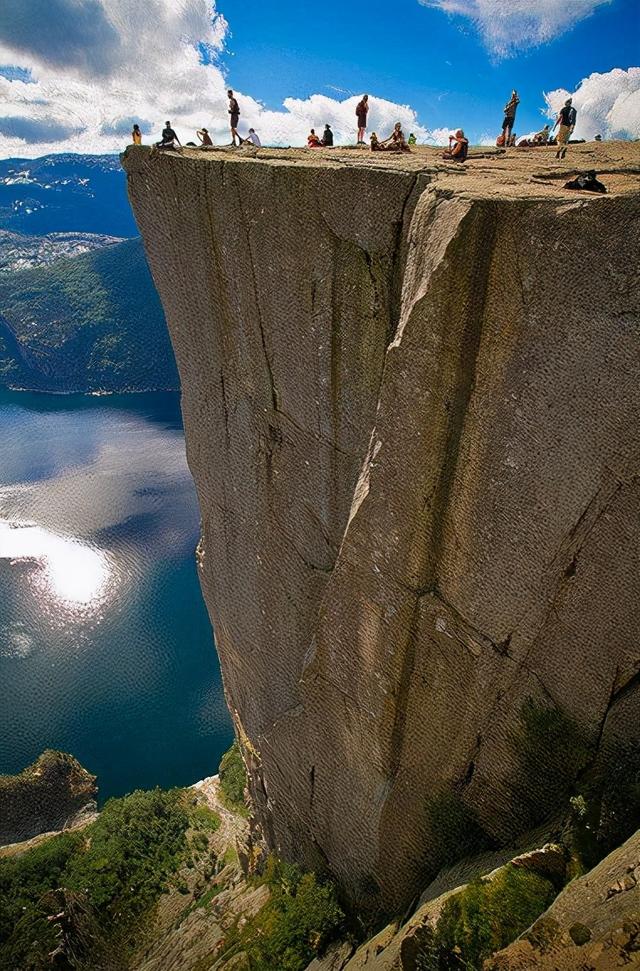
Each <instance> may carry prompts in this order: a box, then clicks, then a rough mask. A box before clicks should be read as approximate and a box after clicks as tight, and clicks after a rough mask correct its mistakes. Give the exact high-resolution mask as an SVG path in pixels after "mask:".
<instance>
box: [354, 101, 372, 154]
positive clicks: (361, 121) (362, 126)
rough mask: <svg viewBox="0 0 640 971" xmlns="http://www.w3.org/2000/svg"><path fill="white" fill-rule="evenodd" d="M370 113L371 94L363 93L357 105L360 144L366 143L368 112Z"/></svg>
mask: <svg viewBox="0 0 640 971" xmlns="http://www.w3.org/2000/svg"><path fill="white" fill-rule="evenodd" d="M368 113H369V95H368V94H363V95H362V98H361V99H360V101H359V102H358V104H357V105H356V118H357V119H358V145H364V136H365V132H366V130H367V114H368Z"/></svg>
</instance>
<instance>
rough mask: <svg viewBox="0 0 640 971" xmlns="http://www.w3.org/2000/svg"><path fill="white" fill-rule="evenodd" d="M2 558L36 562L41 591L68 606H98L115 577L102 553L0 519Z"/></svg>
mask: <svg viewBox="0 0 640 971" xmlns="http://www.w3.org/2000/svg"><path fill="white" fill-rule="evenodd" d="M0 559H9V560H11V561H12V562H13V563H19V562H20V561H23V560H27V561H29V562H33V563H35V564H37V566H38V570H37V571H36V583H37V584H38V586H39V588H40V590H41V591H42V592H43V593H45V592H48V593H49V595H50V596H53V597H55V598H56V599H57V600H58V601H63V602H64V603H65V604H66V605H68V606H69V607H73V606H74V605H77V606H79V607H84V608H86V607H88V606H90V605H93V606H94V607H95V608H96V609H97V607H98V606H99V604H100V603H101V602H102V601H104V599H105V594H106V591H107V588H108V587H109V586H110V583H109V581H110V579H111V578H112V574H111V571H110V569H109V563H108V558H107V556H106V555H105V554H104V553H103V552H100V551H98V550H95V549H91V547H89V546H85V545H84V544H82V543H78V542H77V541H76V540H72V539H68V538H66V537H64V536H57V535H56V534H55V533H52V532H50V530H48V529H44V528H43V527H41V526H37V525H34V524H31V523H11V522H8V521H6V520H0ZM111 585H113V584H111ZM60 606H62V604H61V605H60Z"/></svg>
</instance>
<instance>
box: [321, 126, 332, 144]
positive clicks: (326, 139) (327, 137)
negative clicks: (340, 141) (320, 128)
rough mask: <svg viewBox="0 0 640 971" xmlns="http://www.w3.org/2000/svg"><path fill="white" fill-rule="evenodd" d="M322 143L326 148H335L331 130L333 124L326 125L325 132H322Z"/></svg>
mask: <svg viewBox="0 0 640 971" xmlns="http://www.w3.org/2000/svg"><path fill="white" fill-rule="evenodd" d="M322 144H323V145H324V147H325V148H333V132H332V131H331V125H325V126H324V132H323V134H322Z"/></svg>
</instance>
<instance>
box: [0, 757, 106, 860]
mask: <svg viewBox="0 0 640 971" xmlns="http://www.w3.org/2000/svg"><path fill="white" fill-rule="evenodd" d="M97 792H98V789H97V786H96V777H95V776H94V775H91V774H90V773H89V772H87V770H86V769H84V768H83V767H82V766H81V765H80V763H79V762H78V761H77V759H74V758H73V756H72V755H66V754H65V753H64V752H54V751H52V750H47V751H46V752H43V753H42V755H41V756H40V757H39V758H37V759H36V761H35V762H34V763H33V764H32V765H29V766H27V768H26V769H23V771H22V772H20V773H19V774H18V775H3V776H0V845H3V844H6V843H18V842H22V841H23V840H30V839H32V838H33V837H35V836H38V835H39V834H40V833H48V832H52V831H53V830H61V829H68V828H70V827H73V826H74V825H76V824H78V823H80V822H81V821H83V819H84V818H85V817H86V819H87V821H88V820H89V819H91V818H93V816H94V814H95V811H96V801H95V798H96V795H97Z"/></svg>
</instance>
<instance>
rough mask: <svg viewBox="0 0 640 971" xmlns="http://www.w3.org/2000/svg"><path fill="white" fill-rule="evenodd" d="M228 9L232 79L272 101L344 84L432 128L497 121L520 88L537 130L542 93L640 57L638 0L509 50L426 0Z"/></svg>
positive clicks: (528, 125)
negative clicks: (494, 46)
mask: <svg viewBox="0 0 640 971" xmlns="http://www.w3.org/2000/svg"><path fill="white" fill-rule="evenodd" d="M221 10H222V12H223V13H224V15H225V17H226V18H227V20H228V22H229V25H230V30H231V36H230V37H229V39H228V41H227V51H226V52H225V55H224V62H225V65H226V69H227V72H228V77H229V79H230V80H232V81H233V83H234V84H235V85H236V87H238V88H239V89H240V90H242V91H251V92H252V94H253V95H254V97H259V98H261V99H262V100H264V101H265V102H266V104H267V106H268V107H270V108H274V109H277V108H279V107H280V106H281V104H282V102H283V100H284V99H285V98H286V97H287V96H291V95H292V94H294V93H295V97H296V98H306V97H308V96H309V95H311V94H314V93H322V94H328V95H331V96H333V97H335V96H337V95H336V92H335V90H333V89H332V88H331V87H330V85H335V87H337V88H338V89H341V90H344V91H346V92H348V93H353V94H359V93H361V92H363V91H365V90H369V91H375V93H376V95H378V96H380V97H384V98H387V99H389V100H390V101H395V102H398V103H400V104H410V105H411V106H412V107H413V108H415V109H416V111H417V112H418V115H419V118H420V121H421V122H422V124H423V125H426V126H427V127H429V128H440V127H441V126H445V127H446V126H447V125H448V124H450V123H451V119H452V118H464V119H465V125H466V126H467V128H468V129H469V130H470V131H473V132H475V133H476V135H479V134H481V133H482V132H484V131H492V130H493V129H495V128H496V126H497V127H498V128H499V125H500V122H501V120H502V114H501V109H502V106H503V104H504V102H505V100H507V98H508V96H509V94H510V92H511V88H512V87H516V88H517V89H518V91H519V93H520V97H521V105H520V108H519V118H518V123H519V128H520V130H521V131H528V130H531V129H533V128H535V127H536V126H537V125H539V122H540V117H541V116H540V109H541V108H542V107H544V98H543V96H542V92H543V91H550V90H554V89H556V88H565V89H567V90H569V91H573V90H574V89H575V87H576V86H577V84H578V83H579V82H580V81H581V79H582V78H585V77H587V76H588V75H589V74H591V73H593V72H594V71H597V72H601V73H604V72H607V71H609V70H611V69H612V68H614V67H624V68H628V67H630V66H632V65H636V64H638V63H639V62H640V0H614V2H613V3H612V4H611V5H609V6H602V7H600V8H598V9H597V10H596V11H595V13H593V14H592V15H591V16H590V17H587V18H586V19H585V20H583V21H580V22H578V23H577V24H576V26H575V27H574V28H573V29H572V30H569V31H568V32H566V33H562V34H561V35H560V36H559V37H557V39H555V40H553V41H551V42H550V43H547V44H543V45H541V46H539V47H531V48H530V49H529V51H528V52H527V51H525V52H522V53H521V52H518V54H517V56H515V57H509V58H502V59H499V58H497V57H496V56H495V55H494V54H492V53H491V52H490V51H489V50H488V49H487V47H486V46H485V43H484V42H483V39H482V37H481V35H480V34H479V32H478V30H477V29H476V27H475V26H474V25H473V24H472V23H471V22H470V21H469V20H468V19H466V18H461V17H453V16H449V15H446V14H444V13H443V12H442V11H440V10H437V9H433V8H427V7H425V6H422V5H421V4H419V3H417V2H416V0H396V2H395V4H394V6H393V7H390V6H389V4H387V3H383V2H381V0H370V2H368V3H367V4H364V3H348V2H344V0H342V2H341V0H324V2H323V3H322V4H318V5H317V6H316V5H314V7H313V10H312V11H310V10H309V8H308V7H307V6H306V5H301V4H300V3H298V2H296V0H280V2H278V3H277V4H273V3H265V2H260V0H222V3H221Z"/></svg>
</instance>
